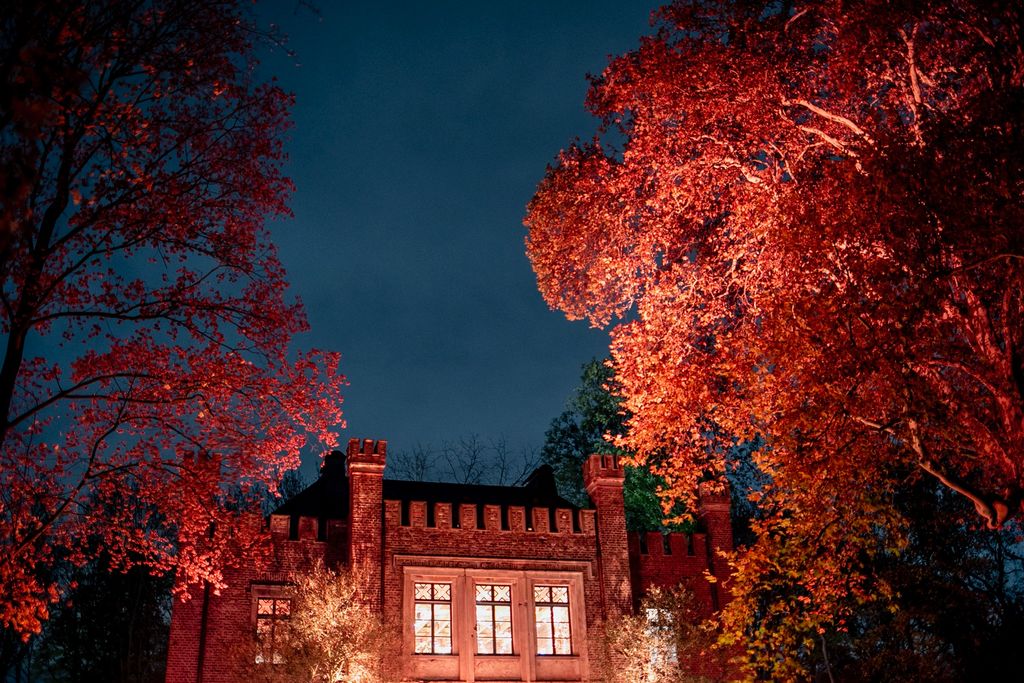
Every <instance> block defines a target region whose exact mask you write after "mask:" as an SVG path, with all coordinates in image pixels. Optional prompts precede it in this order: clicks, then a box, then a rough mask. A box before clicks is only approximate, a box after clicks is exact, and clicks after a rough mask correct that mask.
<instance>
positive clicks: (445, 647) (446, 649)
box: [434, 638, 452, 655]
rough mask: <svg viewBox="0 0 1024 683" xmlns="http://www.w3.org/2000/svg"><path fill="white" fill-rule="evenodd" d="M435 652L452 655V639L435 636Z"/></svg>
mask: <svg viewBox="0 0 1024 683" xmlns="http://www.w3.org/2000/svg"><path fill="white" fill-rule="evenodd" d="M434 652H435V653H437V654H439V655H450V654H451V653H452V639H451V638H434Z"/></svg>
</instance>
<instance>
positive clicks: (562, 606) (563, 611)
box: [533, 586, 572, 655]
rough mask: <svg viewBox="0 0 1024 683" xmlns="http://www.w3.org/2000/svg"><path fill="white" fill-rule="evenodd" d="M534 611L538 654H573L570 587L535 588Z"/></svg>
mask: <svg viewBox="0 0 1024 683" xmlns="http://www.w3.org/2000/svg"><path fill="white" fill-rule="evenodd" d="M533 611H534V619H535V622H536V625H537V654H538V655H570V654H572V633H571V630H570V628H569V587H568V586H534V587H533Z"/></svg>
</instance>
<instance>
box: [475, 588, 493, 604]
mask: <svg viewBox="0 0 1024 683" xmlns="http://www.w3.org/2000/svg"><path fill="white" fill-rule="evenodd" d="M491 597H492V596H491V587H490V586H487V585H483V584H481V585H479V586H477V587H476V601H477V602H490V601H491Z"/></svg>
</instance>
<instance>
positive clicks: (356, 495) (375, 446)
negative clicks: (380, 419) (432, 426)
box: [346, 439, 388, 610]
mask: <svg viewBox="0 0 1024 683" xmlns="http://www.w3.org/2000/svg"><path fill="white" fill-rule="evenodd" d="M387 449H388V442H387V441H383V440H382V441H374V440H372V439H363V440H360V439H350V440H349V442H348V454H347V456H346V461H347V465H348V486H349V493H348V521H349V539H350V540H349V552H348V559H349V566H350V567H351V568H352V570H353V571H354V572H355V575H356V577H357V578H358V579H359V580H360V581H361V583H362V584H363V585H362V587H361V591H360V592H361V593H362V595H363V599H364V600H365V601H366V604H367V605H368V606H369V607H370V608H372V609H377V610H379V609H380V608H381V579H382V574H381V550H382V543H383V526H382V524H383V515H384V509H383V501H382V498H383V491H384V462H385V459H386V457H387Z"/></svg>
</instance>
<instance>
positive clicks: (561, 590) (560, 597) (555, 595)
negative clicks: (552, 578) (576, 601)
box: [551, 586, 569, 603]
mask: <svg viewBox="0 0 1024 683" xmlns="http://www.w3.org/2000/svg"><path fill="white" fill-rule="evenodd" d="M551 602H560V603H568V602H569V588H568V586H552V587H551Z"/></svg>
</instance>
